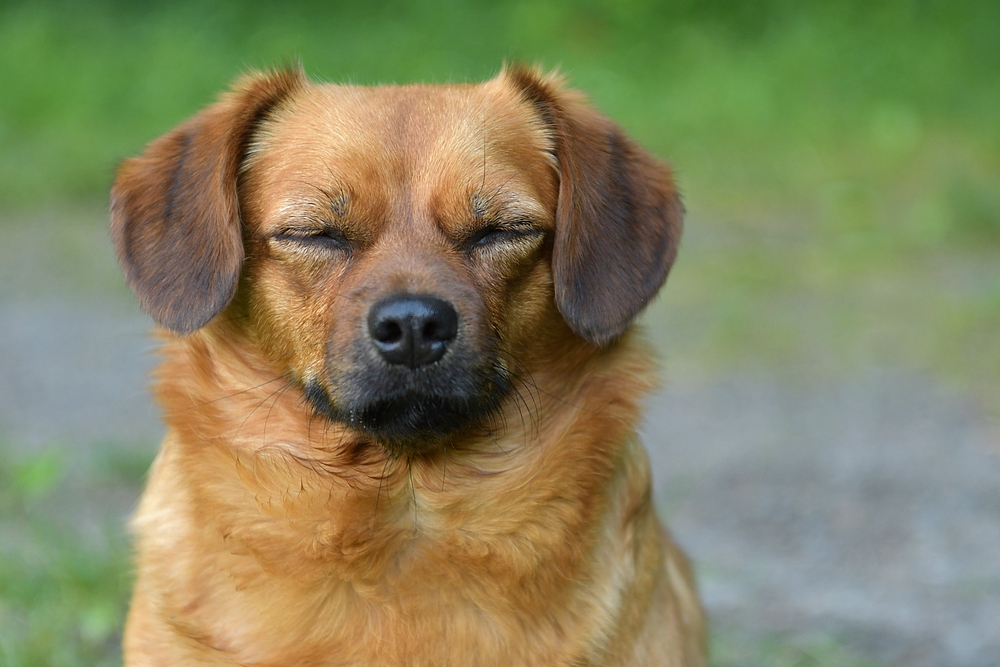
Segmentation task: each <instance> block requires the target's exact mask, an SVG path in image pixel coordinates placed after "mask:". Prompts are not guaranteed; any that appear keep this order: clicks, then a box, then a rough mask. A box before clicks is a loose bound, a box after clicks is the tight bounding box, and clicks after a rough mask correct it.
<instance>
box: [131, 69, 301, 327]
mask: <svg viewBox="0 0 1000 667" xmlns="http://www.w3.org/2000/svg"><path fill="white" fill-rule="evenodd" d="M304 84H305V75H304V74H303V73H302V71H301V70H300V69H298V68H295V69H288V70H284V71H279V72H275V73H271V74H253V75H249V76H247V77H245V78H243V79H241V80H240V81H239V82H238V83H237V85H236V86H235V87H234V88H233V90H232V91H231V92H229V93H226V94H225V95H223V96H222V97H221V98H220V99H219V101H218V102H216V103H215V104H213V105H212V106H210V107H208V108H207V109H205V110H204V111H202V112H201V113H199V114H198V115H197V116H195V117H194V118H192V119H191V120H189V121H187V122H186V123H184V124H183V125H181V126H180V127H178V128H176V129H174V130H173V131H171V132H169V133H168V134H165V135H164V136H162V137H160V138H159V139H157V140H155V141H154V142H152V143H151V144H150V145H149V146H148V147H147V148H146V152H145V153H143V155H142V156H141V157H137V158H132V159H130V160H126V161H125V162H124V163H123V164H122V166H121V167H120V168H119V170H118V178H117V179H116V180H115V184H114V187H112V189H111V236H112V238H113V239H114V243H115V249H116V251H117V253H118V261H119V262H120V263H121V265H122V269H123V270H124V272H125V279H126V281H127V282H128V285H129V287H130V288H131V289H132V291H133V292H134V293H135V295H136V297H137V298H138V300H139V304H140V305H141V306H142V308H143V309H144V310H145V311H147V312H148V313H149V314H150V315H152V316H153V319H154V320H156V321H157V322H158V323H159V324H161V325H163V326H164V327H167V328H168V329H171V330H173V331H175V332H177V333H182V334H183V333H188V332H191V331H194V330H195V329H198V328H199V327H201V326H203V325H204V324H206V323H207V322H208V321H209V320H210V319H212V318H213V317H214V316H215V315H217V314H218V313H219V312H220V311H222V309H223V308H225V307H226V305H228V304H229V302H230V300H232V298H233V294H234V293H235V291H236V285H237V283H238V280H239V274H240V268H241V266H242V264H243V238H242V229H241V225H240V213H239V203H238V201H237V193H236V178H237V174H238V171H239V168H240V164H241V163H242V161H243V158H244V155H245V151H246V146H247V143H248V142H249V141H250V138H251V136H252V134H253V132H254V129H255V128H256V127H257V125H258V124H259V123H260V122H261V121H262V120H263V119H264V118H265V117H266V116H267V115H268V113H270V112H271V111H272V110H273V109H274V108H275V106H277V105H279V104H280V103H281V102H282V101H283V100H284V99H285V98H287V97H288V95H289V94H291V93H292V92H293V91H294V90H296V89H297V88H299V87H301V86H303V85H304Z"/></svg>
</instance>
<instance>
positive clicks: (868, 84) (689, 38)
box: [0, 0, 1000, 667]
mask: <svg viewBox="0 0 1000 667" xmlns="http://www.w3.org/2000/svg"><path fill="white" fill-rule="evenodd" d="M292 58H299V59H301V61H302V62H303V63H304V65H305V67H306V70H307V72H308V73H309V74H310V75H311V76H312V77H313V78H315V79H319V80H330V81H350V82H355V83H362V84H368V83H382V82H397V83H403V82H408V81H436V82H444V81H464V80H476V79H481V78H485V77H489V76H491V75H493V74H495V73H496V72H497V71H498V69H499V66H500V63H501V62H502V61H503V60H505V59H520V60H525V61H528V62H538V63H540V64H541V65H543V66H544V67H556V66H559V67H561V68H562V70H563V71H564V72H565V73H566V74H567V75H568V77H569V78H570V80H571V81H572V83H573V85H575V86H577V87H580V88H583V89H585V90H586V91H588V92H589V93H590V94H591V96H592V98H593V99H594V101H595V103H597V104H598V106H600V107H601V108H602V109H604V110H605V111H606V112H607V113H608V114H609V115H610V116H612V117H614V118H615V119H617V120H618V121H620V122H621V123H622V124H623V125H624V126H625V127H626V128H627V130H628V131H629V132H630V133H631V134H632V135H633V136H635V137H636V138H637V139H638V140H639V141H641V142H642V143H643V144H645V145H647V146H649V147H651V148H652V149H653V150H654V151H655V152H657V153H658V154H659V155H661V156H663V157H665V158H668V159H670V160H671V161H672V162H673V163H674V165H675V166H676V169H677V173H678V178H679V181H680V183H681V186H682V188H683V190H684V192H685V199H686V203H687V208H688V211H689V218H688V219H689V228H688V232H687V234H686V238H685V244H684V248H683V249H682V252H681V255H680V260H679V262H678V264H677V266H676V268H675V269H674V272H673V275H672V277H671V279H670V284H669V285H668V287H667V289H666V290H665V292H664V296H663V298H662V299H661V301H659V302H658V303H657V304H656V305H655V306H654V307H653V308H652V309H651V310H650V312H649V313H648V314H647V316H646V317H645V325H646V327H647V329H648V330H649V331H650V332H651V333H652V336H653V339H654V340H655V341H656V342H657V344H658V345H659V346H660V348H661V349H662V350H663V352H664V353H665V354H666V355H667V357H668V360H667V364H666V365H667V368H668V369H669V371H670V373H671V374H672V375H675V376H684V375H685V374H689V375H699V374H706V373H708V374H710V373H715V372H729V371H732V370H733V369H740V368H751V369H752V368H759V367H761V366H764V367H767V368H768V369H769V370H773V369H778V368H781V369H785V370H790V372H800V371H801V372H806V373H811V374H816V373H820V374H824V375H829V374H837V373H843V372H851V371H852V369H857V368H863V367H870V366H873V365H874V366H878V365H888V366H904V367H910V368H917V369H921V370H926V371H928V372H931V373H934V374H935V375H937V376H939V377H941V378H944V379H946V380H948V381H952V382H954V383H956V384H958V385H960V386H961V387H962V388H964V389H968V390H970V391H972V392H974V393H975V394H976V395H977V396H978V397H979V398H980V399H981V401H982V402H983V403H984V404H986V405H987V406H988V407H990V408H991V409H993V410H994V411H995V413H996V414H1000V342H998V339H1000V337H998V336H997V335H996V333H997V331H998V330H1000V271H998V265H1000V264H998V261H997V259H998V257H997V254H998V250H1000V122H998V121H1000V112H998V109H1000V3H996V2H993V1H987V0H972V1H969V2H948V1H946V0H894V1H886V2H862V1H859V0H850V1H847V2H838V3H833V2H820V1H818V0H801V1H798V2H796V1H794V0H763V1H761V2H756V3H747V2H736V1H735V0H709V1H706V2H695V1H694V0H680V1H677V2H668V3H662V2H654V1H652V0H617V1H613V0H585V1H582V2H570V1H569V0H532V1H529V0H492V1H489V2H479V3H471V2H463V1H459V0H433V1H424V2H417V1H415V0H392V1H389V2H383V3H372V2H366V3H362V2H350V3H348V2H315V3H303V2H299V3H283V4H277V3H274V4H265V3H260V2H255V3H239V4H237V3H224V2H193V1H192V0H175V1H174V2H164V1H158V2H148V3H142V4H139V3H127V2H124V1H123V0H121V1H112V0H94V1H92V2H69V1H68V0H67V1H36V2H13V1H11V0H0V229H4V233H5V234H6V235H7V238H8V239H12V238H13V239H15V240H16V239H21V238H22V237H23V236H25V235H26V234H27V235H30V233H31V231H30V229H26V228H22V225H23V223H24V221H26V220H31V219H32V216H34V215H35V214H36V213H37V212H39V211H49V212H51V211H53V210H55V211H73V210H85V211H88V214H87V215H90V213H89V212H90V211H93V209H94V208H95V206H98V205H100V204H101V203H102V202H104V201H105V200H106V193H107V190H108V188H109V187H110V184H111V181H112V178H113V171H114V168H115V165H116V164H117V163H118V162H119V161H120V160H121V159H122V158H124V157H127V156H129V155H134V154H136V153H137V152H139V151H140V150H141V149H142V146H143V145H144V144H145V143H146V142H148V141H149V140H151V139H152V138H154V137H156V136H158V135H159V134H161V133H162V132H164V131H166V130H168V129H169V128H171V127H172V126H173V125H175V124H176V123H178V122H180V121H181V120H183V119H184V118H185V117H187V116H189V115H190V114H192V113H194V112H195V111H196V110H198V109H199V108H200V107H202V106H203V105H205V104H206V103H207V102H209V101H210V100H211V99H213V97H214V96H215V95H216V94H217V93H218V91H220V90H221V89H223V88H224V87H225V86H226V85H227V84H228V82H230V81H231V80H232V79H233V78H235V77H236V76H237V75H238V74H239V73H240V72H241V71H244V70H246V69H248V68H252V67H269V66H273V65H275V64H280V63H281V62H284V61H288V60H289V59H292ZM65 217H66V219H67V220H73V219H74V216H73V215H72V214H68V215H66V216H65ZM15 228H16V230H15ZM15 231H16V233H14V232H15ZM12 233H13V236H12V235H11V234H12ZM65 237H66V238H68V239H72V238H76V235H75V234H74V233H69V234H67V235H65ZM60 238H62V237H61V236H60ZM88 238H89V237H88ZM22 240H23V239H22ZM46 243H47V242H46ZM77 245H79V246H80V248H82V250H80V253H83V254H86V253H88V252H90V251H88V250H87V248H89V247H90V246H89V245H88V244H87V243H81V244H77ZM73 248H76V246H75V245H74V246H73ZM70 250H73V249H72V248H70ZM70 250H66V252H67V253H69V255H67V257H66V259H65V261H63V260H60V262H61V263H62V264H66V265H67V267H68V265H70V264H74V261H75V260H74V259H73V256H75V255H72V252H70ZM12 252H13V251H12ZM52 252H53V253H54V252H56V251H55V250H52ZM60 252H62V251H60ZM73 252H76V251H75V250H73ZM64 254H65V253H64ZM78 254H79V253H78ZM77 259H79V261H78V262H76V264H74V266H76V267H77V268H75V269H70V268H66V273H67V275H77V274H79V273H81V272H82V273H85V274H87V275H89V273H88V271H90V270H89V269H87V268H86V267H87V266H88V263H87V262H88V260H87V258H86V257H83V256H82V255H81V257H79V258H77ZM95 271H96V270H94V271H90V273H95ZM95 275H96V273H95ZM102 275H103V274H102ZM98 278H100V280H98ZM98 278H94V279H93V280H91V281H90V282H93V283H94V284H98V283H99V284H102V285H103V284H104V282H106V281H104V278H103V277H101V276H98ZM81 280H83V279H81ZM102 281H104V282H102ZM83 282H87V281H86V280H83ZM93 450H94V451H95V452H98V455H97V456H96V457H95V458H94V459H93V461H91V464H90V465H89V466H84V467H82V468H79V469H77V468H73V469H69V468H64V467H62V466H61V465H60V463H59V461H58V459H56V458H53V456H52V455H51V454H46V453H42V454H39V455H33V456H25V457H13V456H7V455H5V456H6V458H4V459H3V460H0V537H2V539H0V666H3V667H8V666H9V667H27V666H35V665H39V666H41V665H58V666H63V665H66V666H70V665H84V664H87V665H104V664H108V665H110V664H116V663H117V662H118V657H117V651H118V648H117V637H118V632H119V631H120V623H121V620H122V617H123V616H122V615H123V610H124V605H125V599H126V596H127V590H128V574H127V573H128V566H127V547H126V540H125V538H124V537H123V536H122V534H121V520H122V515H123V513H124V509H123V507H122V502H121V500H120V498H119V496H117V495H115V494H123V497H134V494H135V493H137V490H138V488H139V486H140V484H141V480H140V477H141V474H140V471H141V470H143V469H144V467H145V465H146V462H145V461H138V462H136V461H131V462H128V461H126V462H125V463H122V462H121V461H119V462H118V463H114V459H115V456H119V458H120V457H121V456H124V457H125V459H127V458H128V456H127V455H113V454H108V455H107V456H109V457H110V458H107V457H106V456H105V454H101V452H105V453H106V452H108V451H111V452H114V451H118V450H117V449H116V448H115V447H110V448H109V447H106V446H104V445H95V446H94V447H93ZM4 451H16V448H15V447H13V446H10V445H7V444H2V443H0V453H3V452H4ZM114 470H118V471H119V472H118V473H115V472H108V471H114ZM108 475H111V477H108ZM109 490H110V491H109ZM108 493H110V496H108ZM129 494H132V495H131V496H129ZM109 497H111V498H112V500H108V498H109ZM81 498H84V499H90V500H89V501H88V502H89V504H88V503H81V502H80V499H81ZM115 498H118V499H117V500H115ZM67 503H69V504H70V505H79V511H78V512H77V513H76V514H74V515H73V516H75V517H77V519H80V517H81V516H83V515H84V514H86V515H87V516H89V517H90V518H89V520H88V521H83V520H81V521H80V522H79V523H74V522H73V520H72V519H71V518H67V517H65V516H63V514H62V513H61V509H60V508H62V507H65V506H66V504H67ZM126 509H127V508H126ZM95 517H96V518H95ZM84 524H88V525H89V528H87V529H86V530H83V529H82V528H81V526H82V525H84ZM714 646H715V653H716V662H717V664H719V665H720V666H721V665H725V666H727V667H728V666H729V665H737V664H739V665H758V664H760V665H795V666H797V667H805V666H806V665H809V666H817V667H819V666H823V667H834V666H836V667H848V666H854V667H859V666H860V665H863V664H867V663H865V662H863V661H861V660H859V659H856V658H855V657H853V656H852V655H851V654H850V652H849V651H848V650H847V649H845V648H843V647H842V646H840V645H839V644H838V643H837V642H836V641H832V640H830V641H827V640H817V642H816V643H815V644H814V645H809V646H802V645H795V644H791V643H788V642H783V641H779V640H774V641H770V640H768V641H763V642H758V643H756V644H753V643H751V644H746V643H740V641H737V640H736V639H735V638H731V637H716V639H715V641H714Z"/></svg>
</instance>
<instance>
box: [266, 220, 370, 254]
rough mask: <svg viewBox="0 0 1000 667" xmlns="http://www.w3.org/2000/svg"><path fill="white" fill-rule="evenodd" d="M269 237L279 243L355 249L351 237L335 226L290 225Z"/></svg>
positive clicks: (349, 250)
mask: <svg viewBox="0 0 1000 667" xmlns="http://www.w3.org/2000/svg"><path fill="white" fill-rule="evenodd" d="M269 239H270V240H272V241H277V242H278V243H294V244H298V245H302V246H317V247H326V248H332V249H338V250H343V251H346V252H348V253H350V252H352V251H353V249H354V246H353V244H352V243H351V241H350V239H348V238H347V237H346V236H345V235H344V233H343V232H341V231H340V230H339V229H336V228H334V227H331V226H328V225H324V226H322V227H317V226H312V225H310V226H308V227H305V226H288V227H283V228H281V229H279V230H278V231H277V232H275V233H273V234H271V235H270V236H269Z"/></svg>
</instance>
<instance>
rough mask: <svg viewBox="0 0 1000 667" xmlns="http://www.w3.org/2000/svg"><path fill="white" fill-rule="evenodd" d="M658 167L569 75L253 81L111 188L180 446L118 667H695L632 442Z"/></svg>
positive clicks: (115, 225) (169, 447) (147, 529)
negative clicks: (156, 339) (441, 80)
mask: <svg viewBox="0 0 1000 667" xmlns="http://www.w3.org/2000/svg"><path fill="white" fill-rule="evenodd" d="M682 217H683V208H682V205H681V202H680V199H679V196H678V193H677V190H676V188H675V186H674V182H673V178H672V175H671V172H670V170H669V169H668V167H667V166H666V165H664V164H662V163H661V162H659V161H657V160H656V159H655V158H653V157H652V156H651V155H650V154H649V153H647V152H646V151H644V150H643V149H642V148H640V147H639V146H637V145H636V144H635V143H633V141H632V140H630V139H629V138H628V137H626V136H625V134H624V133H623V132H622V131H621V130H620V129H619V128H618V127H617V126H616V125H615V124H614V123H612V122H611V121H610V120H608V119H607V118H605V117H604V116H602V115H601V114H600V113H599V112H597V111H596V110H595V109H594V108H592V107H591V106H590V104H589V103H588V102H587V100H586V99H585V98H584V97H583V96H582V95H581V94H579V93H577V92H575V91H573V90H572V89H569V88H567V87H566V85H565V84H564V83H563V81H562V79H561V78H560V77H559V76H558V75H555V74H544V73H542V72H541V71H539V70H537V69H535V68H531V67H526V66H521V65H517V66H505V67H504V69H503V70H502V72H501V73H500V74H499V75H498V76H497V77H496V78H494V79H492V80H489V81H486V82H485V83H481V84H456V85H406V86H379V87H360V86H337V85H319V84H314V83H312V82H310V81H309V80H308V79H307V78H306V76H305V75H304V74H303V73H302V71H301V69H300V68H299V67H290V68H286V69H282V70H276V71H271V72H258V73H252V74H249V75H246V76H245V77H243V78H242V79H240V80H239V81H238V82H237V83H235V84H234V86H233V88H232V90H231V91H230V92H228V93H226V94H224V95H223V96H222V97H220V98H219V100H218V101H217V102H215V103H214V104H212V105H211V106H209V107H207V108H206V109H205V110H203V111H202V112H200V113H199V114H197V115H196V116H194V117H193V118H192V119H191V120H189V121H187V122H185V123H184V124H182V125H180V126H179V127H177V128H176V129H174V130H173V131H171V132H169V133H168V134H166V135H164V136H163V137H161V138H159V139H157V140H155V141H153V142H152V143H151V144H150V145H149V146H148V147H147V148H146V150H145V152H144V153H143V155H142V156H140V157H137V158H133V159H129V160H126V161H125V162H123V164H122V166H121V167H120V168H119V171H118V174H117V178H116V181H115V184H114V186H113V188H112V194H111V232H112V238H113V241H114V243H115V246H116V250H117V255H118V258H119V261H120V264H121V266H122V268H123V271H124V274H125V277H126V280H127V282H128V284H129V286H130V288H131V289H132V291H133V292H134V294H135V296H136V297H137V299H138V302H139V304H140V305H141V306H142V308H143V309H144V310H146V311H147V312H148V313H149V314H150V315H151V316H152V318H153V319H154V320H155V322H156V323H157V324H158V325H159V328H158V331H159V336H160V338H161V340H162V346H161V353H162V363H161V365H160V366H159V368H158V370H157V371H156V372H155V381H154V393H155V396H156V398H157V400H158V402H159V404H160V406H161V407H162V409H163V415H164V420H165V422H166V426H167V434H166V437H165V440H164V442H163V444H162V447H161V449H160V452H159V454H158V456H157V457H156V459H155V461H154V463H153V465H152V467H151V469H150V473H149V479H148V483H147V488H146V490H145V492H144V494H143V497H142V499H141V501H140V504H139V507H138V509H137V512H136V514H135V516H134V519H133V530H134V532H135V534H136V552H137V563H136V582H135V589H134V596H133V599H132V603H131V608H130V611H129V614H128V617H127V621H126V626H125V631H124V639H123V648H124V662H125V665H126V666H128V667H140V666H141V667H152V666H167V665H170V666H177V665H253V666H254V667H265V666H268V667H271V666H274V667H278V666H282V667H285V666H288V665H303V666H305V665H314V666H320V665H323V666H334V665H344V666H347V665H351V666H362V665H366V666H367V665H434V666H439V665H455V666H459V665H461V666H465V665H470V666H471V665H476V666H484V667H485V666H491V665H501V666H504V667H512V666H519V665H545V666H556V665H566V666H570V665H574V666H582V665H670V666H682V665H683V666H687V667H697V666H701V665H704V664H705V651H706V649H705V631H704V620H703V613H702V610H701V607H700V603H699V601H698V597H697V594H696V589H695V586H694V583H693V580H692V575H691V571H690V568H689V565H688V562H687V560H686V559H685V557H684V555H683V554H682V553H681V551H680V550H679V549H678V548H677V547H676V546H675V545H674V544H673V543H672V542H671V540H670V539H669V537H668V535H667V533H666V532H665V530H664V529H663V528H662V526H661V524H660V522H659V520H658V519H657V517H656V514H655V510H654V505H653V500H652V495H651V478H650V468H649V463H648V461H647V456H646V453H645V450H644V449H643V447H642V445H641V444H640V443H639V441H638V439H637V436H636V432H635V424H636V422H637V420H638V419H639V417H640V412H641V406H640V403H641V401H642V399H643V397H644V396H645V395H646V394H647V393H648V392H649V391H650V390H651V388H653V386H654V384H655V381H654V376H655V372H654V370H653V368H654V366H655V365H654V364H653V363H651V356H652V352H651V350H650V348H649V347H647V345H646V344H645V343H644V342H643V341H642V339H641V336H640V335H639V334H638V333H637V332H635V331H632V330H631V329H630V326H631V323H632V322H633V320H634V319H635V318H636V316H637V315H638V314H639V313H640V311H641V310H642V309H643V308H644V307H645V306H646V304H647V303H648V302H649V300H650V299H651V298H653V297H654V296H655V294H656V293H657V291H658V290H659V288H660V286H661V285H662V284H663V282H664V281H665V280H666V277H667V272H668V270H669V268H670V265H671V263H672V262H673V260H674V257H675V254H676V251H677V246H678V242H679V239H680V234H681V226H682Z"/></svg>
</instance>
